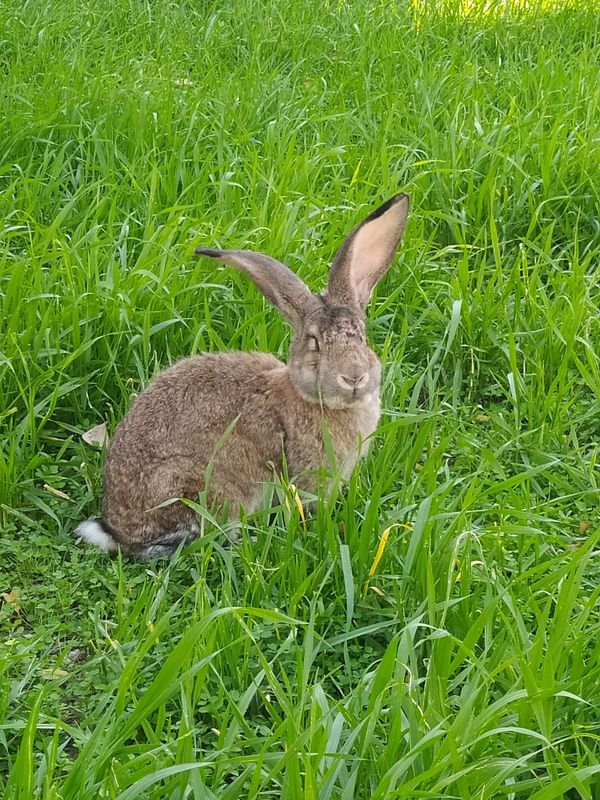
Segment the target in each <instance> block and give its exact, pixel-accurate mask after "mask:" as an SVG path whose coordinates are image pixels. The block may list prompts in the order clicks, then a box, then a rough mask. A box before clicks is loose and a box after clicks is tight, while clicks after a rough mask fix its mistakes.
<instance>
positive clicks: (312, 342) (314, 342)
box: [308, 336, 321, 353]
mask: <svg viewBox="0 0 600 800" xmlns="http://www.w3.org/2000/svg"><path fill="white" fill-rule="evenodd" d="M308 349H309V350H314V351H315V352H316V353H318V352H319V350H320V349H321V348H320V347H319V340H318V339H317V337H316V336H309V337H308Z"/></svg>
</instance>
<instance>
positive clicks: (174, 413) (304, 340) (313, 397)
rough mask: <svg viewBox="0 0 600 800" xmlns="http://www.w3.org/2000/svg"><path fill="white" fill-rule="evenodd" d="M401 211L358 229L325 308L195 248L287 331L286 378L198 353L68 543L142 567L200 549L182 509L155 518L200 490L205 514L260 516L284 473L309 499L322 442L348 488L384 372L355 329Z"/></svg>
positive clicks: (111, 461)
mask: <svg viewBox="0 0 600 800" xmlns="http://www.w3.org/2000/svg"><path fill="white" fill-rule="evenodd" d="M408 210H409V197H408V195H407V194H404V193H401V194H397V195H395V196H394V197H392V198H390V199H389V200H388V201H387V202H386V203H384V204H383V205H382V206H380V207H379V208H377V209H376V210H375V211H373V212H372V213H371V214H370V216H368V217H367V218H366V219H365V220H364V221H363V222H362V223H361V224H360V225H359V226H358V227H357V228H355V229H354V230H353V231H352V232H351V233H350V234H349V235H348V236H347V237H346V239H345V240H344V242H343V244H342V245H341V247H340V249H339V250H338V252H337V254H336V256H335V258H334V260H333V263H332V266H331V269H330V273H329V281H328V285H327V289H326V290H325V291H324V292H323V293H322V294H313V293H312V292H311V291H310V289H308V287H307V286H306V285H305V284H304V283H303V282H302V281H301V280H300V278H299V277H298V276H297V275H296V274H295V273H294V272H292V271H291V270H290V269H288V268H287V267H286V266H284V265H283V264H281V263H280V262H279V261H276V260H275V259H273V258H271V257H270V256H267V255H263V254H262V253H255V252H252V251H250V250H207V249H204V248H197V249H196V251H195V252H196V253H197V254H198V255H200V256H205V257H208V258H211V259H214V260H215V261H218V262H221V263H224V264H228V265H230V266H232V267H235V268H236V269H238V270H240V271H242V272H244V273H246V275H248V277H249V278H251V279H252V281H253V282H254V283H255V284H256V286H257V288H258V289H259V290H260V291H261V292H262V293H263V294H264V296H265V297H266V298H267V299H268V300H270V301H271V303H273V305H275V306H276V307H277V309H278V310H279V311H280V312H281V314H282V315H283V317H284V319H285V320H286V321H287V322H288V323H289V324H290V325H291V326H292V329H293V336H292V340H291V343H290V348H289V358H288V364H287V365H286V364H284V363H282V362H281V361H279V360H278V359H277V358H275V357H274V356H272V355H269V354H267V353H244V352H234V353H206V354H202V355H195V356H192V357H189V358H185V359H183V360H182V361H179V362H178V363H175V364H174V365H173V366H171V367H169V368H168V369H166V370H165V371H164V372H163V373H161V374H160V375H159V376H158V377H157V378H155V379H154V381H153V382H152V383H150V385H149V386H148V387H147V388H146V389H145V391H143V392H142V394H140V395H139V397H138V398H137V399H136V400H135V402H134V404H133V406H132V407H131V409H130V410H129V412H128V413H127V414H126V415H125V417H124V418H123V419H122V421H121V422H120V423H119V424H118V426H117V428H116V430H115V433H114V436H113V438H112V441H111V443H110V445H109V449H108V453H107V458H106V463H105V468H104V475H103V484H104V485H103V488H104V497H103V506H102V519H90V520H87V521H86V522H82V523H81V524H80V525H79V527H78V528H77V531H76V533H77V535H78V536H80V537H81V538H82V539H84V540H86V541H87V542H89V543H91V544H94V545H96V546H97V547H99V548H100V549H101V550H105V551H114V550H116V549H117V548H118V547H119V546H120V547H121V548H122V550H123V551H124V552H125V553H127V554H129V555H131V556H133V557H136V558H138V559H141V560H148V559H152V558H157V557H168V556H169V555H171V554H172V553H174V552H175V550H176V549H177V548H178V546H179V545H180V544H181V542H182V541H189V540H192V539H194V538H196V537H197V536H198V535H199V521H198V516H197V514H196V513H195V512H194V510H193V509H192V508H190V507H189V506H188V505H186V504H184V503H182V502H179V501H175V502H172V503H171V504H168V505H161V504H164V503H165V501H168V500H174V499H175V498H188V499H191V500H197V499H198V496H199V493H200V492H201V491H203V490H204V491H205V492H206V497H207V499H208V501H209V503H210V504H211V507H213V506H214V507H220V508H222V509H224V511H225V513H226V514H227V516H228V518H229V520H230V521H232V522H235V521H239V518H240V514H242V513H245V514H251V513H252V512H254V511H256V510H258V509H259V508H260V507H261V504H262V502H263V498H264V497H265V493H264V485H265V484H268V483H269V482H272V480H273V470H274V469H275V470H276V471H279V470H281V469H282V467H283V464H284V463H285V465H286V468H287V472H288V474H289V475H292V476H299V477H297V478H296V480H297V484H298V485H299V486H301V487H303V488H307V489H309V488H311V486H312V487H313V489H314V487H315V483H314V479H315V473H316V472H317V471H318V470H319V469H320V468H322V467H326V466H327V465H328V458H327V448H326V444H325V441H324V428H325V429H326V430H327V431H328V437H329V442H330V443H331V445H332V447H333V451H334V454H335V458H336V469H339V470H340V472H341V473H342V474H343V475H344V476H345V477H348V476H349V475H350V473H351V471H352V469H353V467H354V465H355V462H356V461H357V459H358V458H359V456H362V455H364V454H365V453H366V451H367V449H368V445H369V437H371V435H372V434H373V432H374V431H375V429H376V427H377V424H378V421H379V416H380V400H379V394H380V381H381V364H380V362H379V359H378V358H377V356H376V355H375V353H374V352H373V351H372V350H371V349H370V348H369V346H368V344H367V338H366V330H365V322H364V315H365V312H366V308H367V305H368V303H369V299H370V296H371V292H372V290H373V287H374V286H375V284H376V283H377V282H378V281H379V280H380V279H381V278H382V277H383V275H384V274H385V273H386V271H387V270H388V268H389V266H390V264H391V263H392V260H393V258H394V256H395V253H396V250H397V248H398V245H399V243H400V240H401V238H402V234H403V232H404V228H405V225H406V220H407V216H408ZM209 465H210V466H209ZM207 476H208V481H206V478H207Z"/></svg>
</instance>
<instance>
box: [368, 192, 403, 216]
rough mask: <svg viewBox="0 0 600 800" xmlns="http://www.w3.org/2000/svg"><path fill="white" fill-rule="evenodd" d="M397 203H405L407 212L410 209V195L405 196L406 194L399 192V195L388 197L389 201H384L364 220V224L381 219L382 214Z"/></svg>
mask: <svg viewBox="0 0 600 800" xmlns="http://www.w3.org/2000/svg"><path fill="white" fill-rule="evenodd" d="M399 203H405V205H406V210H407V211H408V209H409V207H410V195H408V194H406V192H400V193H399V194H395V195H394V196H393V197H390V199H389V200H386V201H385V203H384V204H383V205H382V206H379V208H376V209H375V211H373V212H372V213H371V214H370V215H369V216H368V217H367V219H366V220H365V222H371V221H372V220H374V219H377V217H381V216H382V214H385V212H386V211H389V210H390V208H392V206H397V205H398V204H399Z"/></svg>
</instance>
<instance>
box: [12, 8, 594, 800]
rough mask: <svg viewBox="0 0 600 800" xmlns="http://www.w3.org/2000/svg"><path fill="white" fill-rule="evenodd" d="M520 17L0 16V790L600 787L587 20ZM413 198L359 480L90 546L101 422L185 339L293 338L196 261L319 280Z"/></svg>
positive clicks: (400, 13) (67, 796) (250, 291)
mask: <svg viewBox="0 0 600 800" xmlns="http://www.w3.org/2000/svg"><path fill="white" fill-rule="evenodd" d="M467 5H468V4H466V3H465V4H464V6H465V7H466V6H467ZM434 6H435V8H434ZM510 6H512V10H511V7H510ZM514 6H515V3H511V4H508V3H504V2H503V3H501V4H499V6H498V8H497V9H495V10H494V9H492V11H491V12H490V13H484V12H483V11H482V10H481V9H479V10H478V9H477V8H474V7H473V6H472V5H469V8H467V9H466V11H467V12H468V13H460V10H459V3H458V2H457V3H455V4H450V3H449V4H447V7H446V8H445V9H443V8H441V6H439V5H436V4H433V3H431V4H429V3H413V4H410V3H408V2H398V3H393V2H380V1H379V0H364V1H361V0H353V2H344V0H339V1H338V0H336V2H329V1H328V0H287V1H286V2H280V0H231V2H229V3H217V2H213V0H179V1H178V2H175V0H173V1H172V2H165V3H149V2H142V0H115V2H107V0H98V1H97V2H93V3H92V2H89V1H88V0H78V1H77V2H75V0H61V2H60V3H57V2H50V0H26V1H25V2H23V3H14V4H8V3H7V4H2V5H1V6H0V303H1V314H0V527H1V538H0V592H2V601H1V602H0V795H1V796H2V797H3V798H6V800H16V799H17V798H20V799H22V800H29V799H30V798H55V799H56V800H58V798H64V800H72V799H74V798H80V799H81V800H88V799H89V798H119V800H132V798H150V799H151V800H158V799H159V798H161V800H162V799H163V798H164V799H165V800H166V799H167V798H169V799H170V800H176V798H194V800H200V799H201V798H202V800H208V799H211V800H214V798H224V800H237V798H249V799H250V800H253V799H254V798H272V800H276V799H278V798H290V799H291V800H295V799H296V798H311V799H312V798H315V800H317V799H318V800H328V799H329V798H331V799H332V800H334V799H335V800H350V799H351V798H361V799H364V800H370V799H371V798H372V799H373V800H384V799H385V800H388V799H390V798H393V799H396V798H397V799H398V800H400V798H404V799H407V798H425V797H427V798H460V799H461V800H471V798H477V799H478V800H484V799H487V798H489V799H492V798H506V799H507V800H525V799H527V800H555V799H556V798H569V799H573V798H585V800H594V799H595V798H599V797H600V638H599V631H600V606H599V595H600V545H599V537H600V524H599V522H600V517H599V510H600V509H599V507H600V496H599V493H598V484H599V481H600V471H599V463H598V456H599V443H600V309H599V305H600V288H599V287H600V265H599V264H600V214H599V205H600V204H599V186H600V182H599V175H600V172H599V170H600V81H599V80H598V74H599V73H598V71H599V52H600V35H599V34H600V10H599V8H598V6H597V5H596V4H595V3H593V2H584V1H583V0H582V2H581V3H580V4H579V5H577V4H575V5H573V4H571V5H569V6H568V7H565V6H563V7H562V8H560V7H559V8H555V9H546V10H544V9H543V8H541V7H538V8H537V9H536V8H535V4H532V6H534V7H533V8H529V10H523V9H520V10H519V9H515V8H514ZM436 9H437V10H436ZM463 10H464V9H463ZM398 188H401V189H402V190H406V191H408V192H410V193H411V196H412V216H411V220H410V224H409V226H408V229H407V233H406V236H405V241H404V244H403V246H402V249H401V254H400V257H399V258H398V260H397V262H396V264H395V266H394V267H393V269H392V270H391V271H390V274H389V276H388V277H387V278H386V280H385V281H384V282H383V283H382V284H381V285H380V287H379V288H378V290H377V292H376V296H375V297H374V300H373V302H372V304H371V308H370V311H369V320H370V323H369V330H370V337H371V340H372V342H373V345H374V347H375V348H376V349H377V350H378V352H379V353H380V355H381V357H382V360H383V362H384V365H385V371H384V375H385V380H384V387H383V406H384V416H383V418H382V422H381V426H380V430H379V433H378V436H377V439H376V442H375V444H374V446H373V448H372V451H371V454H370V456H369V458H368V459H367V460H366V461H365V462H363V463H362V464H361V465H360V467H359V468H358V469H357V470H356V472H355V474H354V476H353V477H352V479H351V481H350V483H349V485H347V486H342V487H339V489H338V491H337V492H336V493H335V495H334V496H332V497H331V498H328V499H323V500H322V501H321V502H320V503H319V505H318V508H317V510H316V512H315V514H314V515H312V516H307V518H306V522H305V523H304V522H303V520H302V517H301V515H300V512H299V509H298V508H297V507H296V506H295V504H294V503H287V504H286V503H285V502H282V503H281V506H280V507H278V508H277V509H276V513H275V514H274V515H273V516H271V517H269V516H268V515H266V514H263V515H261V514H258V515H256V516H255V517H254V518H252V519H251V520H250V521H249V523H248V527H247V530H246V529H245V530H244V532H243V537H244V538H243V542H242V544H241V545H240V546H239V548H234V549H232V548H227V547H224V546H223V536H222V534H221V533H220V531H219V530H218V529H216V528H215V527H211V525H209V524H207V525H206V529H205V531H204V536H203V537H202V538H201V539H200V540H199V541H198V542H196V543H195V544H194V545H193V546H192V547H191V548H189V549H188V550H187V551H184V552H182V553H180V554H178V555H177V556H176V557H175V559H174V560H173V561H172V562H171V563H165V562H156V563H153V564H145V565H144V564H137V563H132V562H130V561H127V560H122V559H121V558H115V559H111V558H109V557H107V556H103V555H101V554H99V553H96V552H94V551H92V550H90V549H86V548H84V547H82V546H77V545H76V544H75V543H74V540H73V537H72V531H73V529H74V527H75V526H76V524H77V523H78V522H79V521H81V520H82V519H84V518H85V517H86V516H89V515H91V514H93V513H95V512H96V511H97V510H98V504H99V499H100V475H101V462H102V454H101V452H99V451H98V450H95V449H93V448H92V447H90V446H88V445H86V444H85V443H84V442H83V441H82V438H81V434H82V433H83V432H84V431H86V430H87V429H89V428H91V427H92V426H94V425H96V424H99V423H101V422H103V421H106V422H107V424H108V427H109V430H112V428H113V427H114V425H115V423H116V422H117V421H118V419H119V418H120V417H121V416H122V415H123V413H124V412H125V411H126V409H127V408H128V407H129V404H130V402H131V399H132V397H133V396H134V395H135V394H136V393H137V392H139V391H140V390H141V389H142V388H143V387H144V386H145V385H146V384H147V382H148V381H149V379H150V378H151V377H152V375H154V374H155V373H156V372H157V371H159V370H160V369H162V368H163V367H164V366H166V365H167V364H169V363H171V362H172V361H174V360H176V359H178V358H180V357H182V356H184V355H187V354H190V353H194V352H199V351H205V350H229V349H258V350H265V351H269V352H273V353H275V354H278V355H281V356H282V357H285V353H286V350H287V344H288V341H289V331H288V329H287V328H286V326H285V325H284V323H283V322H282V320H281V319H280V317H279V316H278V315H277V313H276V312H275V311H274V310H273V309H272V308H271V307H269V306H268V305H267V304H266V303H265V302H264V301H263V299H262V297H261V296H260V295H259V294H258V293H257V292H256V291H255V290H254V288H253V287H252V286H251V285H250V284H249V282H248V281H246V280H245V279H244V278H243V277H242V276H240V275H236V274H232V272H231V271H228V270H226V269H216V268H215V265H214V264H211V263H210V262H207V261H206V260H199V259H196V258H194V256H193V249H194V247H195V246H197V245H200V244H202V245H204V246H208V247H211V246H212V247H215V246H217V247H218V246H222V247H244V246H246V247H251V248H252V249H257V250H265V251H267V252H269V253H271V254H272V255H274V256H275V257H279V258H281V259H283V260H286V261H287V262H288V263H289V265H290V266H291V267H292V268H293V269H295V270H297V271H298V272H299V273H300V275H301V276H302V277H303V278H304V279H305V280H306V281H307V282H308V283H310V285H311V286H312V287H313V288H315V289H318V288H320V287H322V286H323V285H324V282H325V277H326V271H327V265H328V262H329V260H330V258H331V256H332V254H333V252H334V251H335V249H336V247H337V246H338V244H339V243H340V241H341V239H342V238H343V236H344V235H345V233H346V232H347V231H348V230H349V229H350V228H351V227H352V226H353V225H354V224H355V223H356V222H358V221H359V220H360V219H361V218H362V217H363V216H364V215H365V214H366V213H367V212H368V210H369V209H370V208H372V207H375V206H376V205H378V204H379V203H380V202H382V201H383V200H385V199H386V198H387V197H388V196H390V195H391V194H393V193H395V192H396V191H397V190H398ZM254 536H255V537H256V542H253V541H252V539H251V537H254ZM386 537H387V540H386ZM380 542H381V545H382V546H383V544H385V545H386V546H385V547H384V548H383V554H382V555H381V547H379V553H378V546H379V543H380ZM377 555H381V558H380V560H379V561H378V562H377V557H376V556H377Z"/></svg>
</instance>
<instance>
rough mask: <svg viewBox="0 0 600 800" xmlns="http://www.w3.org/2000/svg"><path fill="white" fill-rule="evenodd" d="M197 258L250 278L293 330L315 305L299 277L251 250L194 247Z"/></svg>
mask: <svg viewBox="0 0 600 800" xmlns="http://www.w3.org/2000/svg"><path fill="white" fill-rule="evenodd" d="M196 254H197V255H199V256H208V257H209V258H214V259H216V260H217V261H221V262H222V263H223V264H229V265H230V266H232V267H236V268H237V269H239V270H241V271H242V272H245V273H246V275H248V277H249V278H252V280H253V281H254V283H255V284H256V288H257V289H259V290H260V291H261V292H262V293H263V294H264V296H265V297H266V298H267V300H270V301H271V303H273V305H274V306H276V307H277V308H278V309H279V310H280V311H281V313H282V315H283V317H284V318H285V319H286V320H287V321H288V322H289V323H290V325H292V326H293V327H294V328H299V327H301V325H302V322H303V320H304V318H305V316H306V315H307V314H308V313H309V312H310V311H311V310H313V309H314V308H315V307H316V306H317V305H318V304H319V300H318V298H317V297H316V296H315V295H314V294H313V293H312V292H311V291H310V289H309V288H308V286H307V285H306V284H305V283H303V282H302V281H301V280H300V278H299V277H298V276H297V275H296V274H295V273H294V272H292V270H291V269H288V267H286V266H285V265H284V264H282V263H281V262H280V261H277V260H276V259H274V258H271V256H267V255H265V254H264V253H255V252H253V251H252V250H205V249H203V248H202V247H198V248H196Z"/></svg>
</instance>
